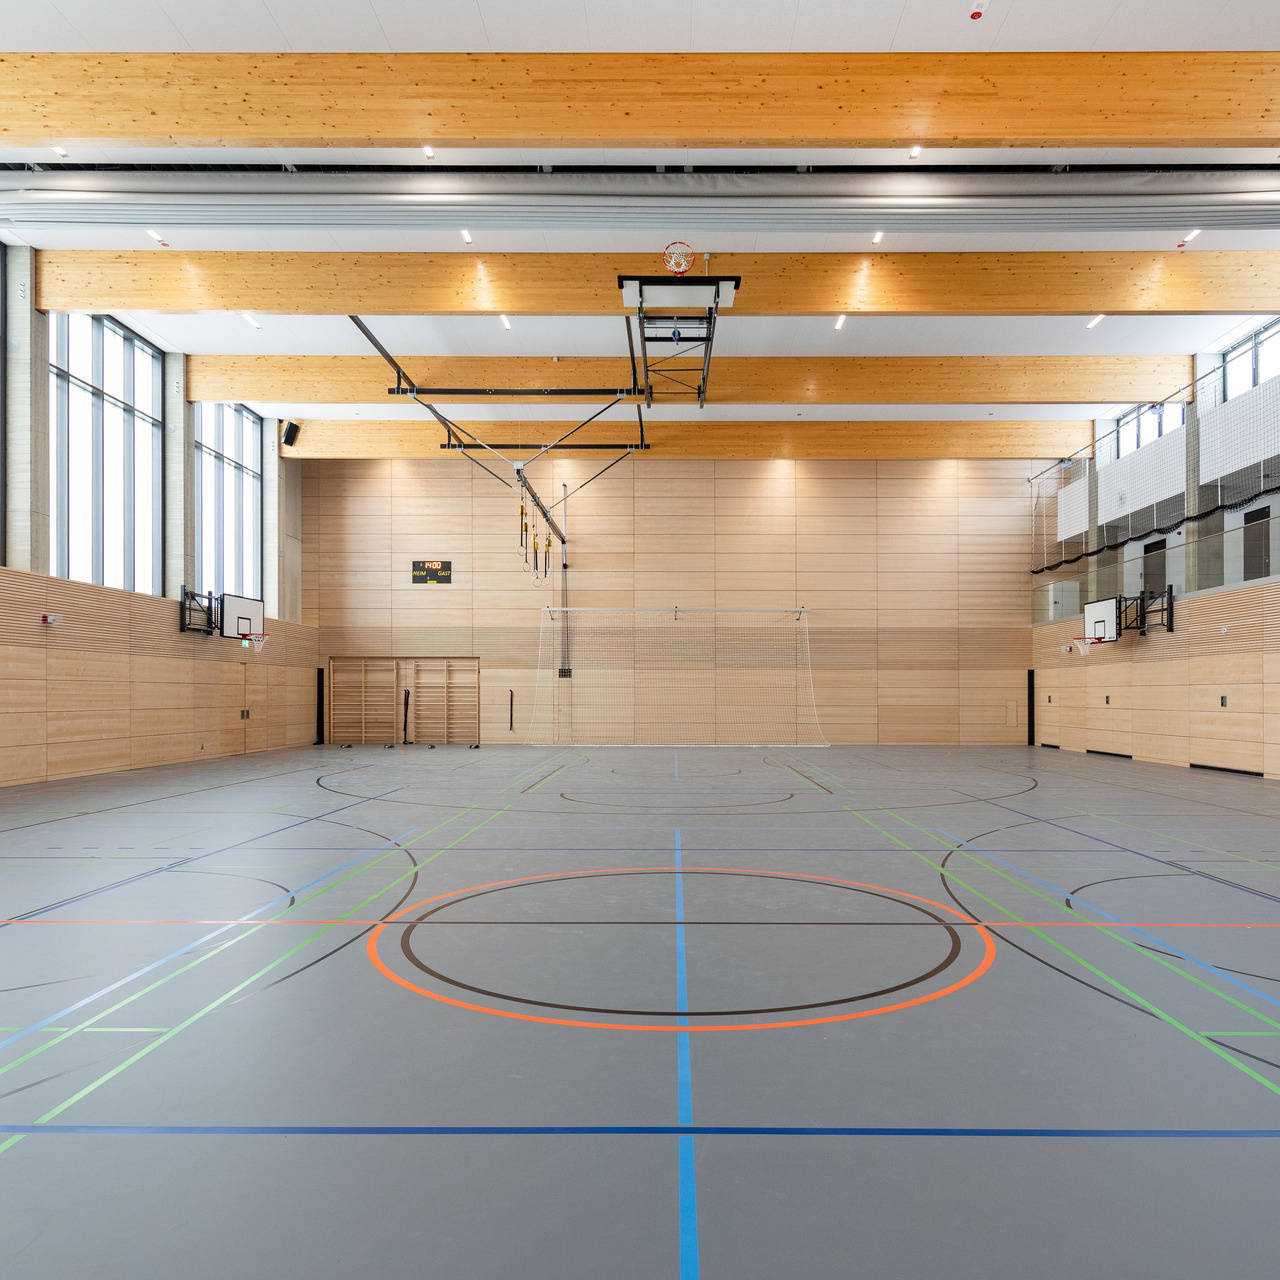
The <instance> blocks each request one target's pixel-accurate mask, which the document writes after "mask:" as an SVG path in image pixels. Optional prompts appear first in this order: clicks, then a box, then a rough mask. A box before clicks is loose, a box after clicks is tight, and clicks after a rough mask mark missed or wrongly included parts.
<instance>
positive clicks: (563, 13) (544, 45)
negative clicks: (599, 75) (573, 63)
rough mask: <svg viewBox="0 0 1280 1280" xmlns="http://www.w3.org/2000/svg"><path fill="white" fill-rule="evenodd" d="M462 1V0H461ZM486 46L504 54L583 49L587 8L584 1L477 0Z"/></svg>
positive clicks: (587, 41) (588, 43) (585, 42)
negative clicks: (486, 41)
mask: <svg viewBox="0 0 1280 1280" xmlns="http://www.w3.org/2000/svg"><path fill="white" fill-rule="evenodd" d="M463 2H464V3H465V2H466V0H463ZM477 3H478V8H479V10H480V18H481V21H482V22H483V24H484V33H485V37H486V39H487V40H488V48H490V49H492V50H494V51H495V52H500V53H507V52H511V53H514V52H517V51H521V50H523V51H527V52H532V53H543V52H546V53H554V52H556V51H557V50H586V49H588V48H589V47H590V41H589V38H588V34H587V8H586V4H585V2H584V0H554V2H553V3H545V2H544V3H538V2H537V0H533V2H532V3H531V0H477Z"/></svg>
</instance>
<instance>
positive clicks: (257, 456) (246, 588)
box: [192, 401, 266, 600]
mask: <svg viewBox="0 0 1280 1280" xmlns="http://www.w3.org/2000/svg"><path fill="white" fill-rule="evenodd" d="M192 412H193V413H194V414H195V423H194V430H193V433H192V468H193V471H194V481H195V483H194V491H195V494H194V497H195V501H194V527H195V590H196V591H197V592H199V593H200V594H203V595H207V594H208V593H209V592H210V591H212V592H213V594H214V595H222V594H224V593H226V592H230V593H231V594H233V595H243V596H248V597H249V598H251V599H255V600H257V599H262V597H263V579H264V575H265V561H266V547H265V545H264V540H263V526H264V523H265V522H264V519H263V517H264V514H265V513H264V510H263V503H264V498H265V481H264V477H263V470H262V466H263V454H264V450H265V445H266V442H265V438H264V433H265V422H264V419H263V417H262V416H261V415H260V414H258V413H255V412H254V411H253V410H252V409H250V408H249V407H248V406H247V405H244V404H238V403H234V402H231V401H206V402H201V403H198V404H195V405H193V406H192ZM206 484H208V489H210V490H212V492H211V493H210V492H208V491H207V490H206ZM229 490H230V491H229ZM255 496H256V503H255V502H254V499H255ZM251 504H252V505H251ZM247 511H248V512H249V513H250V515H251V516H252V522H251V526H250V527H251V528H252V531H253V532H252V536H251V537H250V538H248V539H246V538H245V536H244V532H245V527H246V522H245V516H246V512H247ZM206 525H208V530H207V532H208V534H210V535H211V536H212V540H213V545H212V547H209V546H208V545H207V538H206ZM228 533H230V534H231V535H232V537H231V542H232V545H231V546H228V542H227V536H228ZM206 560H209V561H210V566H209V571H208V572H206V568H205V564H206ZM210 575H211V576H212V581H211V580H210Z"/></svg>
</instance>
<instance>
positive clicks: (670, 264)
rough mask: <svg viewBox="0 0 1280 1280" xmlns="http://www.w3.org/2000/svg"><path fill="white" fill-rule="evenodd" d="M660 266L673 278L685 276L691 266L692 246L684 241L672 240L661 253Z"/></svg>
mask: <svg viewBox="0 0 1280 1280" xmlns="http://www.w3.org/2000/svg"><path fill="white" fill-rule="evenodd" d="M662 265H663V266H664V267H666V269H667V270H668V271H670V272H671V274H672V275H673V276H683V275H687V274H688V272H689V268H690V267H691V266H693V245H691V244H688V243H686V242H685V241H684V240H673V241H672V242H671V243H670V244H669V245H667V247H666V248H665V249H663V251H662Z"/></svg>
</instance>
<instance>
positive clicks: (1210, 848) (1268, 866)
mask: <svg viewBox="0 0 1280 1280" xmlns="http://www.w3.org/2000/svg"><path fill="white" fill-rule="evenodd" d="M1068 807H1071V806H1068ZM1071 811H1072V813H1078V814H1079V815H1080V816H1081V817H1082V818H1096V819H1097V820H1098V821H1099V822H1114V823H1115V824H1116V826H1117V827H1128V828H1129V830H1130V831H1143V832H1146V834H1147V835H1149V836H1161V837H1163V838H1164V839H1165V840H1172V841H1173V843H1174V844H1183V845H1186V846H1187V848H1188V849H1203V850H1204V852H1205V853H1220V854H1222V855H1223V856H1224V857H1227V858H1235V859H1236V861H1237V862H1247V863H1249V864H1250V865H1252V866H1255V867H1261V868H1262V869H1263V870H1265V871H1274V870H1276V864H1275V863H1274V862H1259V861H1258V860H1257V859H1256V858H1251V857H1249V855H1248V854H1247V853H1236V852H1234V851H1233V850H1231V849H1219V848H1218V846H1217V845H1213V844H1200V843H1198V842H1197V841H1195V840H1184V839H1182V837H1181V836H1175V835H1171V834H1170V833H1169V832H1168V831H1161V830H1160V829H1159V828H1158V827H1144V826H1140V825H1139V824H1138V823H1136V822H1125V821H1124V820H1123V819H1121V818H1113V817H1112V816H1111V815H1110V814H1108V813H1090V812H1089V810H1088V809H1076V808H1074V807H1071Z"/></svg>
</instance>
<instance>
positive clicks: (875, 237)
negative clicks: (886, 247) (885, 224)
mask: <svg viewBox="0 0 1280 1280" xmlns="http://www.w3.org/2000/svg"><path fill="white" fill-rule="evenodd" d="M883 239H884V232H883V231H877V232H876V233H875V235H873V236H872V237H871V243H872V244H879V243H880V241H881V240H883Z"/></svg>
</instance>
